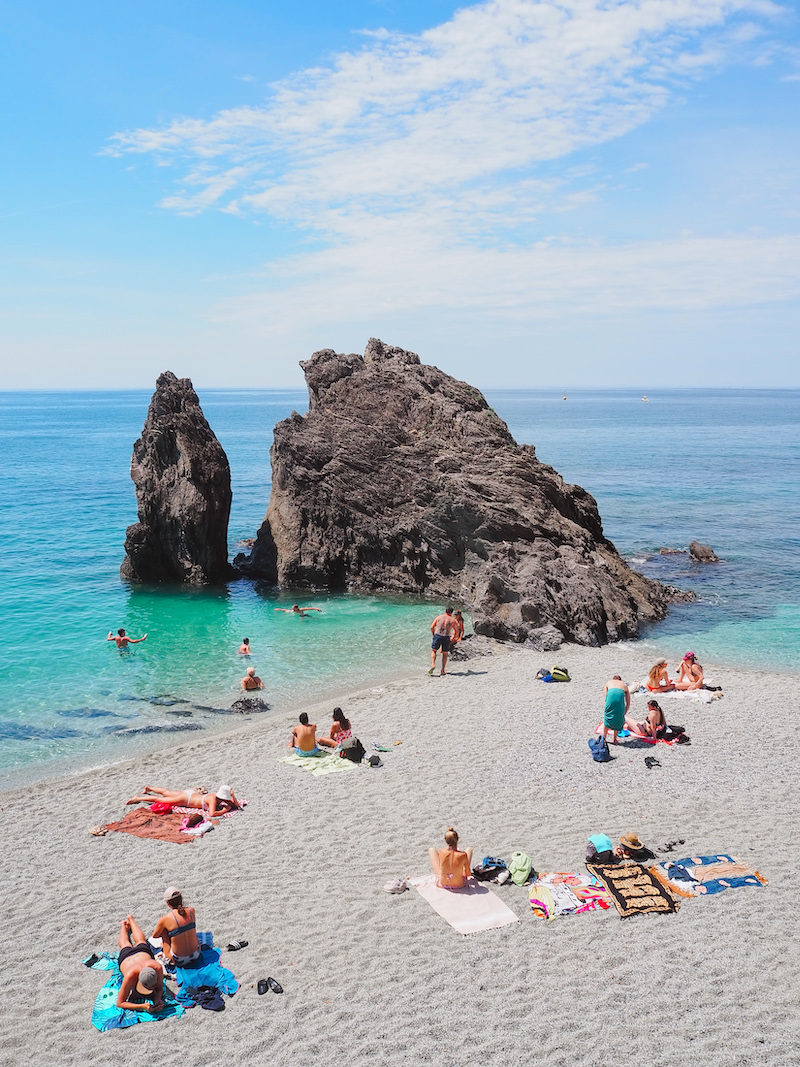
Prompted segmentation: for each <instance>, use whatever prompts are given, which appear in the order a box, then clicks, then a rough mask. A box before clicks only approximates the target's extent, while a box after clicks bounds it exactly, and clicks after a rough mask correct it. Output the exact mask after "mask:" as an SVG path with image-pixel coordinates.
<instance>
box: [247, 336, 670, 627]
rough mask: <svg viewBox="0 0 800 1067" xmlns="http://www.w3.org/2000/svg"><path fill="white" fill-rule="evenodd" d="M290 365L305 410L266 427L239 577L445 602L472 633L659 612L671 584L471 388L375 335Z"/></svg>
mask: <svg viewBox="0 0 800 1067" xmlns="http://www.w3.org/2000/svg"><path fill="white" fill-rule="evenodd" d="M301 366H302V367H303V370H304V371H305V375H306V381H307V383H308V391H309V396H310V410H309V413H308V414H307V415H306V416H305V417H301V416H300V415H298V414H297V413H296V412H294V413H292V415H291V417H290V418H289V419H286V420H285V421H284V422H281V423H279V424H278V425H277V426H276V427H275V440H274V444H273V446H272V453H271V456H272V468H273V476H272V495H271V497H270V501H269V508H268V510H267V516H266V519H265V520H264V523H263V525H262V527H261V529H260V530H259V533H258V538H257V541H256V544H255V547H254V548H253V550H252V553H251V555H250V557H249V559H247V558H246V557H243V556H240V557H237V560H236V562H237V563H239V564H240V565H241V567H242V569H243V570H244V572H245V573H248V574H250V575H252V576H262V577H265V578H268V579H270V580H271V581H277V582H278V583H279V584H280V585H285V586H312V587H327V588H329V589H352V590H384V591H395V592H404V593H413V594H418V595H423V596H428V597H437V598H438V599H439V601H441V600H453V601H456V602H459V603H461V604H464V605H466V606H468V607H469V608H470V610H471V611H472V613H473V621H474V624H475V629H476V631H477V632H479V633H483V634H487V635H489V636H493V637H499V638H511V639H513V640H516V641H524V640H526V639H530V640H531V641H533V643H534V644H537V645H538V646H539V647H543V648H554V647H557V646H558V644H559V643H560V641H561V640H562V639H563V638H570V639H572V640H575V641H578V642H581V643H582V644H590V645H597V644H601V643H604V642H607V641H614V640H617V639H619V638H623V637H632V636H635V635H636V634H637V633H638V629H639V623H640V621H642V620H653V619H658V618H662V617H663V616H664V615H665V614H666V605H667V603H668V599H669V592H668V590H667V589H666V588H665V587H663V586H661V585H659V584H658V583H657V582H654V581H651V580H649V579H647V578H644V577H643V576H642V575H640V574H636V573H635V572H634V571H631V570H630V569H629V568H628V566H627V565H626V564H625V563H624V561H623V560H622V559H621V558H620V556H619V555H618V553H617V551H616V549H615V548H614V546H613V545H612V544H611V542H610V541H608V540H606V538H605V537H604V536H603V528H602V525H601V522H600V516H599V514H598V511H597V504H596V503H595V500H594V499H593V497H591V496H590V495H589V494H588V493H587V492H585V491H584V490H583V489H581V488H580V486H576V485H567V484H565V483H564V481H563V479H562V478H561V476H560V475H559V474H558V473H557V472H556V471H555V470H553V468H552V467H548V466H546V465H545V464H543V463H540V462H539V460H538V459H537V458H536V453H535V451H534V449H533V448H531V447H530V446H528V445H517V444H516V442H515V441H514V439H513V438H512V436H511V434H510V433H509V431H508V427H507V426H506V424H505V423H504V422H503V420H502V419H500V418H499V417H498V416H497V415H496V414H495V413H494V411H493V410H492V409H491V408H490V407H489V406H488V404H487V403H486V400H485V399H484V397H483V396H482V394H481V393H480V392H479V391H478V390H477V389H474V388H473V387H472V386H470V385H467V384H466V383H464V382H460V381H457V380H456V379H454V378H451V377H449V375H447V374H444V373H443V372H442V371H440V370H438V369H437V368H436V367H431V366H425V365H424V364H420V361H419V357H418V356H416V355H414V353H412V352H406V351H404V350H403V349H400V348H390V347H389V346H387V345H385V344H383V343H382V342H381V341H377V340H375V339H374V338H373V339H371V340H370V342H369V344H368V345H367V349H366V351H365V353H364V356H363V358H362V357H361V356H357V355H349V356H345V355H337V354H336V353H335V352H333V351H331V350H329V349H326V350H324V351H322V352H316V353H315V354H314V355H313V356H312V357H311V359H310V360H308V361H306V362H304V363H301ZM587 447H590V446H589V445H588V443H587Z"/></svg>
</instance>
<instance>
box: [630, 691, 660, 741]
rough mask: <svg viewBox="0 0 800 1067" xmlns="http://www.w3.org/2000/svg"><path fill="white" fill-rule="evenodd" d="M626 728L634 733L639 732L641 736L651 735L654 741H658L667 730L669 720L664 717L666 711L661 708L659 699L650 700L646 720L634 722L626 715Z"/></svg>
mask: <svg viewBox="0 0 800 1067" xmlns="http://www.w3.org/2000/svg"><path fill="white" fill-rule="evenodd" d="M625 728H626V729H628V730H630V732H631V733H632V734H638V735H639V736H640V737H651V738H652V739H653V740H654V741H657V740H658V738H659V737H663V735H664V733H665V732H666V729H667V720H666V719H665V718H664V712H663V711H662V710H661V705H660V704H659V703H658V701H657V700H648V701H647V718H646V719H645V720H644V722H634V721H633V720H632V719H629V718H627V717H626V719H625Z"/></svg>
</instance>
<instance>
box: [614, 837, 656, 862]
mask: <svg viewBox="0 0 800 1067" xmlns="http://www.w3.org/2000/svg"><path fill="white" fill-rule="evenodd" d="M619 844H620V851H621V852H622V855H623V857H624V858H625V859H630V860H636V862H637V863H641V862H642V861H643V860H652V859H655V853H653V852H651V851H650V849H649V848H647V846H646V845H643V844H642V842H641V841H640V840H639V838H638V836H637V835H636V834H623V835H622V837H621V838H620V839H619Z"/></svg>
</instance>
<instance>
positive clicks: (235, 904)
mask: <svg viewBox="0 0 800 1067" xmlns="http://www.w3.org/2000/svg"><path fill="white" fill-rule="evenodd" d="M476 648H477V642H476ZM699 651H700V652H701V659H703V656H702V650H699ZM483 652H484V654H483V655H480V656H475V657H473V658H471V659H469V660H468V661H467V662H464V663H451V665H450V666H451V672H450V673H449V675H448V676H446V677H445V678H439V677H438V676H435V677H433V678H431V677H429V676H428V675H427V673H426V666H427V665H426V664H425V663H422V664H420V671H419V674H418V675H416V674H415V675H413V676H409V677H408V678H405V679H400V680H395V681H392V682H387V683H385V684H380V685H375V686H372V687H371V688H369V689H367V690H365V691H356V690H351V691H348V692H342V694H341V696H340V698H339V699H338V700H337V701H335V702H336V703H339V704H341V705H342V707H343V708H344V710H345V712H346V713H347V714H348V715H349V716H350V718H351V721H352V723H353V727H354V730H355V732H356V733H357V735H358V736H359V737H360V738H361V739H362V741H363V742H364V744H365V745H366V746H367V749H368V751H371V747H370V746H371V742H372V741H373V740H376V741H379V742H381V743H384V744H387V743H388V744H392V742H394V741H396V740H398V741H402V744H399V745H396V746H393V748H392V751H391V752H388V753H385V754H383V755H382V760H383V766H381V767H378V768H374V769H373V768H369V767H367V766H361V767H358V768H356V769H354V770H353V771H351V772H349V773H337V774H331V775H327V776H324V777H314V776H312V775H310V774H307V773H304V772H303V771H301V770H298V769H297V768H296V767H294V766H292V765H290V764H285V763H280V762H278V761H279V759H280V757H281V756H284V755H285V754H286V752H287V749H286V742H287V740H288V736H289V731H290V729H291V725H292V723H293V722H294V721H296V717H295V715H294V714H292V715H291V716H289V715H279V716H276V717H274V718H270V719H264V720H261V721H259V722H256V723H252V724H250V725H248V726H246V727H244V728H240V729H238V730H235V731H232V732H230V733H227V734H221V735H220V734H217V735H215V736H211V737H205V738H202V739H200V740H197V739H192V740H191V742H190V743H188V744H183V745H180V746H178V747H165V748H164V749H163V750H161V751H160V752H157V753H153V754H150V755H147V756H140V757H137V758H135V759H131V760H129V761H127V762H121V763H117V764H115V765H114V766H110V767H105V768H100V769H96V770H94V771H91V772H89V773H82V774H78V775H72V776H70V777H64V778H59V779H54V780H50V781H45V782H41V783H39V784H37V785H36V786H35V787H34V788H22V789H20V790H18V791H17V792H6V793H5V794H2V795H0V805H1V807H2V817H3V825H4V841H5V848H4V850H3V856H2V860H0V863H2V868H3V870H2V877H3V884H4V886H5V893H4V895H3V900H2V904H0V916H1V919H0V928H1V929H2V930H3V931H4V935H5V941H6V952H5V958H6V982H5V983H4V1005H5V1012H4V1025H3V1028H2V1032H0V1061H4V1062H15V1063H19V1062H22V1061H23V1059H25V1058H27V1057H28V1050H29V1049H30V1048H31V1047H32V1044H33V1042H34V1040H35V1042H36V1059H35V1062H36V1063H37V1064H41V1065H49V1064H59V1065H73V1064H74V1065H84V1064H86V1063H92V1064H94V1065H98V1067H103V1065H106V1064H108V1065H116V1064H122V1063H127V1062H135V1061H143V1060H145V1059H147V1060H148V1061H153V1062H159V1063H167V1064H169V1063H172V1062H175V1063H180V1064H181V1065H182V1067H195V1065H197V1067H201V1065H203V1067H205V1065H206V1064H209V1063H212V1062H215V1061H216V1060H219V1059H220V1058H224V1061H225V1062H226V1063H229V1064H233V1065H239V1064H241V1065H245V1064H252V1063H261V1062H269V1063H270V1064H276V1065H287V1067H288V1065H292V1067H295V1065H310V1064H334V1063H340V1062H347V1063H350V1064H357V1065H360V1064H367V1063H369V1064H371V1065H374V1064H391V1065H395V1064H397V1065H400V1064H410V1063H422V1062H425V1063H428V1064H435V1065H442V1067H445V1065H448V1067H449V1065H451V1064H452V1065H456V1064H462V1063H464V1062H467V1061H472V1062H476V1063H482V1064H498V1065H499V1064H517V1063H520V1064H521V1063H528V1062H536V1063H539V1064H548V1065H550V1064H552V1065H561V1064H564V1065H566V1064H586V1065H590V1064H592V1065H594V1064H598V1065H606V1064H608V1065H614V1064H620V1063H624V1064H632V1063H642V1064H653V1065H661V1064H664V1065H666V1064H674V1063H675V1062H679V1061H681V1060H684V1059H686V1058H687V1057H688V1058H690V1059H691V1061H692V1062H694V1063H698V1064H703V1065H712V1067H716V1065H719V1067H722V1065H725V1067H733V1065H739V1064H742V1065H744V1064H776V1065H778V1064H780V1065H783V1064H794V1063H800V1038H799V1037H798V1034H799V1033H800V1027H799V1026H798V1021H799V1020H798V1008H797V1003H796V996H795V981H794V976H795V975H796V974H797V971H798V968H799V967H800V949H799V948H798V945H797V940H796V938H795V937H794V930H795V929H796V909H795V905H794V904H793V899H792V894H793V892H794V890H793V889H792V880H793V878H794V876H795V874H796V873H797V861H796V857H795V855H794V853H795V848H794V835H793V830H794V827H795V825H796V822H797V817H798V808H799V807H800V803H798V800H797V793H796V790H795V789H794V788H793V785H794V777H795V771H794V768H793V766H792V758H793V757H792V751H791V744H790V742H789V739H788V737H787V731H786V726H785V716H784V714H783V712H782V706H783V704H784V702H785V700H786V693H787V692H791V684H792V681H793V679H792V677H791V676H788V675H785V676H784V675H780V674H776V673H769V672H760V671H743V670H734V669H730V668H728V667H720V666H717V665H715V664H713V663H709V662H706V661H704V666H705V669H706V678H707V680H708V681H710V682H712V683H715V684H719V685H722V686H723V689H724V694H725V695H724V698H723V699H721V700H715V701H714V702H713V703H711V704H703V703H697V702H694V701H691V700H688V699H683V698H678V699H669V698H664V700H663V701H662V706H663V707H664V708H665V711H666V713H667V718H668V721H670V722H677V723H680V724H681V725H683V726H685V728H686V730H687V732H688V734H689V736H690V737H691V741H692V744H691V745H683V746H667V745H663V744H660V745H658V746H657V748H656V750H655V754H656V755H657V757H658V759H659V760H660V763H661V766H660V767H654V768H653V769H648V768H647V767H646V766H645V763H644V756H646V755H648V754H652V750H651V749H650V747H649V746H647V747H646V748H644V747H643V746H642V744H641V743H639V742H636V741H635V740H634V741H628V742H625V743H622V744H620V745H618V746H616V747H615V746H612V751H613V754H614V755H615V757H616V758H615V759H614V760H612V761H611V762H610V763H607V764H596V763H594V762H593V761H592V759H591V757H590V754H589V749H588V746H587V739H588V737H589V736H591V734H592V733H593V731H594V728H595V726H596V724H597V722H598V721H599V720H600V719H601V717H602V690H603V685H604V684H605V682H606V680H607V679H608V678H609V677H610V676H611V675H612V674H616V673H619V674H621V675H622V676H623V677H624V678H625V679H626V680H627V681H633V680H634V679H636V680H638V679H640V678H642V677H643V676H644V674H645V673H646V671H647V669H648V667H649V666H650V665H651V662H652V660H653V655H652V649H650V650H644V649H642V648H640V647H637V645H636V644H635V643H630V644H627V645H625V646H611V647H606V648H601V649H589V648H580V647H576V646H564V648H562V649H560V650H559V652H558V653H556V654H554V655H555V656H556V660H555V662H558V663H559V664H563V665H564V666H566V667H567V668H568V669H569V671H570V674H571V676H572V679H573V680H572V681H571V682H569V683H564V684H557V685H545V684H542V683H541V682H538V681H537V680H536V678H535V675H536V671H537V669H538V668H539V667H540V666H543V665H545V666H547V665H549V660H551V659H552V654H551V655H550V656H547V655H543V654H541V653H535V652H532V651H529V650H525V649H510V648H507V647H505V646H502V645H497V644H493V643H491V642H485V643H484V644H483ZM332 706H333V702H330V701H328V702H326V703H325V704H324V705H316V706H312V707H309V708H308V711H309V713H310V715H311V717H312V721H315V722H317V723H318V724H320V725H321V726H327V724H328V723H329V722H330V711H331V708H332ZM644 706H645V698H644V697H641V696H635V697H634V698H633V708H634V710H638V709H639V708H641V709H644ZM223 781H224V782H230V783H231V784H232V785H233V786H234V788H235V790H236V792H237V794H238V795H240V796H243V797H247V798H249V800H250V803H249V805H248V807H247V808H246V810H245V811H244V812H243V813H241V814H237V815H236V816H235V817H233V818H231V819H226V820H222V821H221V823H220V824H219V825H218V826H217V828H216V829H215V830H214V831H213V832H212V833H209V834H207V835H206V836H205V837H204V838H202V839H200V840H198V841H195V842H194V843H192V844H188V845H175V844H172V843H169V842H161V841H153V840H143V839H140V838H137V837H132V836H130V835H127V834H119V833H108V834H107V835H106V836H104V837H99V838H98V837H93V836H91V835H90V834H89V833H88V829H89V827H90V826H93V825H95V824H98V823H106V822H110V821H112V820H115V819H119V818H121V817H122V816H123V815H124V813H125V810H126V809H125V806H124V802H125V800H126V799H127V798H128V797H129V796H131V795H133V794H134V793H135V792H136V791H138V790H139V789H141V788H142V786H143V785H144V784H145V783H148V784H158V785H166V786H172V787H175V788H181V787H185V786H188V785H195V784H197V785H200V784H204V785H206V786H207V787H209V788H214V787H215V786H216V785H217V784H218V783H220V782H223ZM450 824H452V825H454V826H455V827H456V828H457V829H458V831H459V833H460V835H461V841H462V844H463V845H471V846H473V848H474V852H475V861H476V862H477V861H478V860H479V859H480V858H481V857H482V856H484V855H487V854H488V855H495V856H502V857H505V858H506V859H508V857H509V855H510V854H511V852H512V851H515V850H522V851H524V852H526V853H527V854H528V855H529V856H530V857H531V859H532V861H533V864H534V866H535V867H536V869H537V870H539V871H548V870H559V871H570V870H572V871H583V870H584V866H583V860H584V851H585V845H586V839H587V837H588V835H589V834H592V833H596V832H602V833H607V834H608V835H609V836H610V837H611V838H612V840H614V841H616V839H617V838H618V837H619V836H620V834H622V833H626V832H634V833H636V834H638V835H639V837H640V838H641V839H642V840H643V841H644V842H645V843H646V844H649V845H650V846H651V847H656V846H658V845H660V844H661V843H662V842H666V841H670V840H674V839H680V838H682V839H684V841H685V846H682V847H681V849H679V852H678V853H675V855H678V854H680V855H702V854H706V853H715V852H724V853H730V854H732V855H734V856H738V857H740V858H741V859H743V860H744V861H745V862H746V863H748V864H751V865H752V866H754V867H756V868H757V869H758V870H759V872H760V873H761V874H762V875H763V876H764V877H765V878H766V879H767V880H768V885H767V886H765V887H764V888H752V889H751V888H742V889H732V890H729V891H727V892H724V893H721V894H720V895H719V896H715V897H712V898H707V899H692V900H684V901H682V902H681V907H680V910H679V911H678V912H677V913H676V914H674V915H667V916H654V915H644V916H639V917H636V918H632V919H628V920H622V919H620V917H619V915H618V913H617V911H616V910H615V909H611V910H609V911H602V912H591V913H588V914H584V915H574V916H565V917H563V918H558V919H556V920H555V921H553V922H551V923H547V922H543V921H541V920H538V919H536V918H535V917H534V915H533V913H532V911H531V908H530V905H529V902H528V897H529V895H530V894H529V892H528V890H527V889H526V888H525V887H521V886H516V885H513V884H508V885H505V886H500V887H495V891H496V892H497V895H498V896H499V897H500V898H501V899H502V900H503V901H504V902H505V903H506V904H507V905H508V906H509V907H510V908H511V909H512V911H514V913H515V914H516V915H517V916H518V918H519V922H518V923H514V924H511V925H508V926H505V927H503V928H502V929H495V930H488V931H484V932H481V933H476V934H471V935H469V936H466V937H464V936H461V935H459V934H458V933H457V932H456V931H455V930H454V929H453V928H452V927H450V926H448V925H447V923H445V921H444V920H443V919H442V918H441V917H440V916H439V915H437V914H436V913H435V912H434V911H433V909H432V908H431V907H429V906H428V904H427V903H426V902H425V901H424V900H423V899H422V898H421V896H420V895H419V894H418V893H417V892H416V891H415V890H413V889H412V890H410V891H408V892H405V893H402V894H398V895H389V894H387V893H386V892H384V891H383V888H382V887H383V885H384V883H386V882H388V881H391V880H392V879H394V878H397V877H405V876H409V877H413V876H419V875H424V874H426V873H428V861H427V849H428V847H429V846H430V845H436V846H437V847H439V846H440V845H441V844H442V836H443V833H444V830H445V829H446V827H447V826H448V825H450ZM168 884H175V885H178V886H179V887H180V888H181V889H182V891H183V893H184V896H185V899H186V900H187V902H189V903H191V904H193V905H194V906H195V908H196V910H197V915H198V929H200V930H210V931H212V932H213V934H214V938H215V942H216V944H217V945H221V946H224V945H226V944H227V943H228V942H229V941H231V940H232V939H235V938H241V939H246V940H247V941H248V942H249V944H248V946H247V948H245V949H242V950H241V951H240V952H237V953H235V954H234V953H229V952H225V951H223V962H224V963H225V964H226V965H227V966H229V967H231V968H232V970H233V971H234V973H235V975H236V977H237V978H238V979H239V981H240V983H241V987H240V990H239V992H238V993H237V994H236V995H235V996H234V997H232V998H231V999H229V1000H228V1001H227V1006H226V1010H225V1011H224V1012H223V1013H220V1014H216V1013H212V1012H204V1011H202V1010H201V1009H199V1008H197V1009H194V1010H192V1011H190V1012H187V1013H186V1014H185V1015H184V1016H183V1017H182V1018H180V1019H173V1020H167V1021H165V1022H159V1023H152V1024H150V1025H137V1026H134V1027H131V1028H130V1029H127V1030H115V1031H111V1032H108V1033H99V1032H98V1031H96V1030H95V1029H94V1028H93V1026H92V1025H91V1013H92V1006H93V1003H94V999H95V996H96V994H97V992H98V990H99V988H100V986H101V985H102V983H103V981H104V975H103V973H102V972H99V971H92V970H89V969H86V968H85V967H83V966H82V965H81V960H82V958H84V957H86V956H88V955H89V954H90V953H92V952H102V951H104V950H111V949H113V948H114V947H115V946H116V939H117V934H118V931H119V921H120V919H121V918H122V917H123V916H125V915H126V914H128V913H129V912H130V913H132V914H133V915H134V916H135V917H136V919H137V921H138V922H139V923H140V925H141V926H142V927H143V928H144V929H145V932H146V933H149V932H151V931H152V928H153V926H154V924H155V921H156V919H157V918H158V917H159V915H161V914H162V913H163V910H164V909H163V906H162V904H161V895H162V893H163V890H164V887H165V886H166V885H168ZM268 975H269V976H273V977H275V978H276V979H277V980H278V981H279V982H280V983H281V984H282V985H283V987H284V993H283V994H281V995H275V994H272V993H267V994H266V995H265V996H258V995H257V993H256V989H255V985H256V983H257V982H258V980H259V979H260V978H266V977H267V976H268ZM222 1050H224V1055H222Z"/></svg>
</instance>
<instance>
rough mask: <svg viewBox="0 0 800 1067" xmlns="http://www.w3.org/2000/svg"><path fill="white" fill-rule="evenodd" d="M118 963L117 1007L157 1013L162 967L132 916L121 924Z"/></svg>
mask: <svg viewBox="0 0 800 1067" xmlns="http://www.w3.org/2000/svg"><path fill="white" fill-rule="evenodd" d="M117 966H118V967H119V969H120V971H121V972H122V985H121V986H120V988H119V996H118V997H117V1007H118V1008H125V1009H126V1010H127V1011H149V1012H152V1014H153V1015H157V1014H158V1013H159V1012H160V1011H161V1009H162V1008H163V1007H164V970H163V968H162V966H161V964H160V963H159V962H158V960H157V959H155V957H154V955H153V950H152V948H151V947H150V945H149V944H148V942H147V940H146V939H145V936H144V934H143V933H142V929H141V927H140V926H139V925H138V924H137V922H136V920H135V919H134V917H133V916H132V915H129V916H128V917H127V918H125V919H123V920H122V922H121V923H120V927H119V956H118V957H117Z"/></svg>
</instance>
